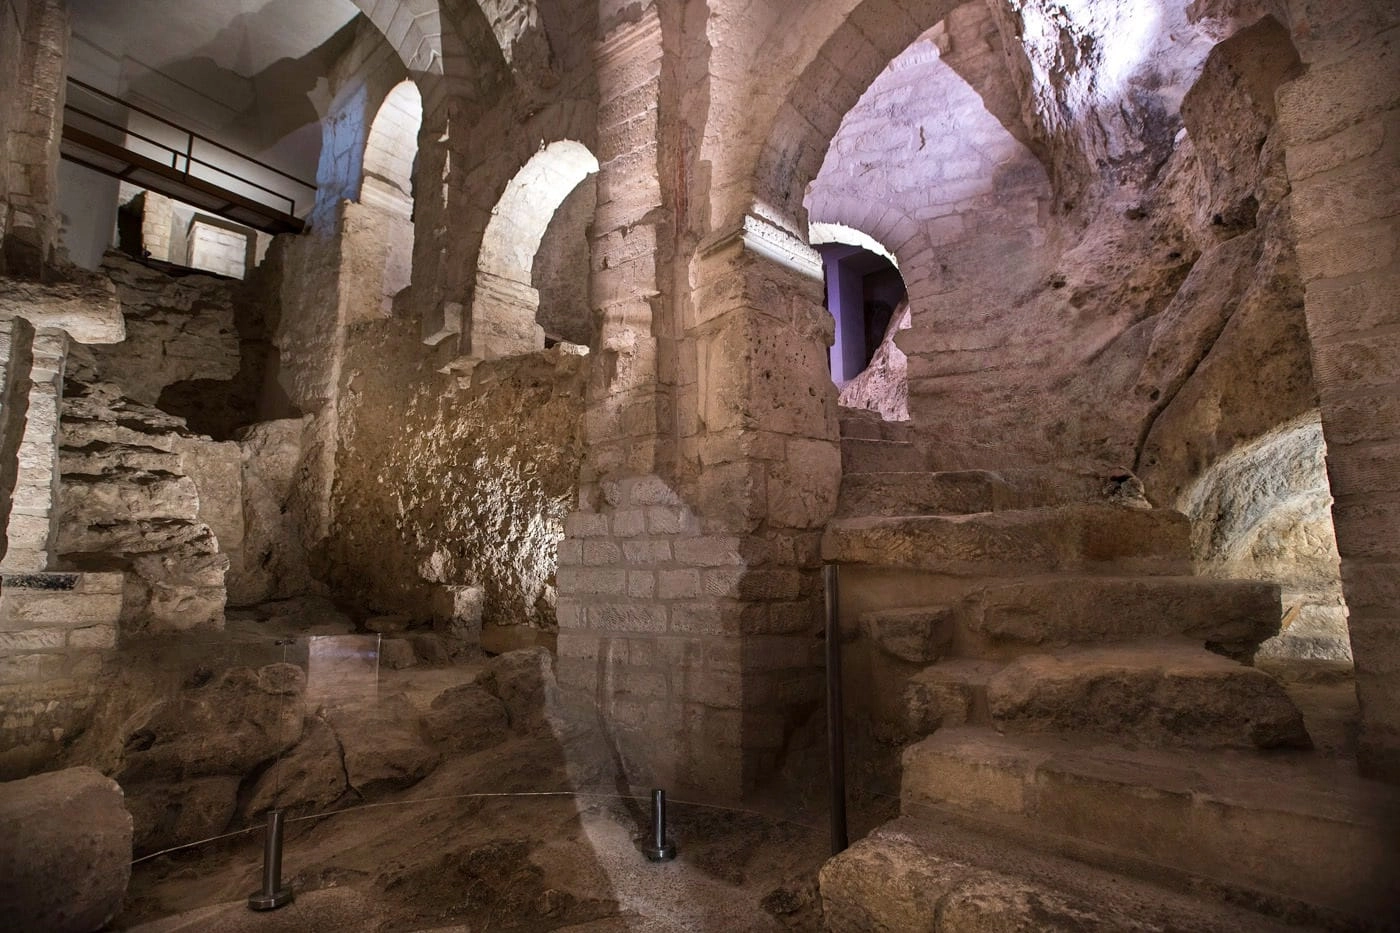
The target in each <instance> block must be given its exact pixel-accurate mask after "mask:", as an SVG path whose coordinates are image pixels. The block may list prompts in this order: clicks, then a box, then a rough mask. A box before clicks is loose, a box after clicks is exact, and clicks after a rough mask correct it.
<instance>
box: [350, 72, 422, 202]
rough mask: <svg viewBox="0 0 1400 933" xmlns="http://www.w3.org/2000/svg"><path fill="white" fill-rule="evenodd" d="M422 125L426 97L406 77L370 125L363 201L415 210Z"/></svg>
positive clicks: (362, 188)
mask: <svg viewBox="0 0 1400 933" xmlns="http://www.w3.org/2000/svg"><path fill="white" fill-rule="evenodd" d="M422 125H423V98H422V96H421V95H420V94H419V93H418V86H417V85H416V84H414V83H413V82H412V81H404V82H402V83H401V84H399V85H398V86H397V87H395V88H394V89H393V90H392V91H390V92H389V96H388V97H386V98H385V99H384V103H383V104H382V105H380V107H379V113H378V114H376V115H375V118H374V123H373V124H371V125H370V129H369V137H368V138H367V139H366V141H365V158H364V179H363V181H362V182H361V184H360V203H362V204H369V205H372V206H374V207H378V208H381V209H383V210H387V211H392V212H394V213H397V214H401V215H403V216H405V217H408V216H410V215H411V214H412V212H413V166H414V163H415V161H416V160H417V158H418V130H419V128H420V127H422Z"/></svg>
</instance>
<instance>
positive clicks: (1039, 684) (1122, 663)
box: [986, 642, 1311, 748]
mask: <svg viewBox="0 0 1400 933" xmlns="http://www.w3.org/2000/svg"><path fill="white" fill-rule="evenodd" d="M986 696H987V709H988V713H989V714H990V717H991V721H992V723H993V724H994V725H996V727H997V728H999V729H1003V730H1005V731H1007V732H1059V733H1067V734H1088V733H1092V734H1095V735H1100V736H1116V737H1118V738H1122V739H1127V740H1131V741H1132V742H1134V743H1137V744H1140V745H1149V746H1189V747H1193V748H1307V747H1309V746H1310V745H1311V742H1310V741H1309V739H1308V733H1307V730H1306V729H1304V727H1303V714H1302V713H1301V712H1299V711H1298V708H1297V707H1296V706H1295V705H1294V704H1293V701H1292V700H1291V699H1289V697H1288V693H1287V692H1286V691H1285V690H1284V688H1283V685H1282V684H1281V683H1279V682H1278V681H1277V680H1275V679H1274V678H1273V677H1271V676H1269V675H1268V674H1266V673H1264V672H1263V671H1261V670H1258V669H1257V668H1253V667H1246V666H1244V665H1243V664H1239V663H1237V662H1235V661H1231V660H1230V659H1228V658H1224V657H1221V656H1220V655H1218V654H1214V653H1212V652H1210V651H1206V650H1205V649H1204V648H1201V647H1199V646H1197V645H1193V644H1190V643H1187V642H1141V643H1136V644H1131V645H1121V646H1110V647H1097V648H1082V649H1072V650H1066V651H1060V652H1056V653H1054V654H1037V655H1026V656H1024V657H1020V658H1017V659H1016V660H1014V661H1012V662H1011V663H1010V664H1007V665H1006V666H1005V667H1003V668H1002V669H1001V670H1000V671H998V672H997V673H996V674H995V675H993V676H992V677H990V678H989V679H988V680H987V684H986Z"/></svg>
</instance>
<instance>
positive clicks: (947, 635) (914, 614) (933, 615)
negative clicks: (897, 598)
mask: <svg viewBox="0 0 1400 933" xmlns="http://www.w3.org/2000/svg"><path fill="white" fill-rule="evenodd" d="M954 619H955V614H954V611H953V609H952V608H950V607H947V606H935V607H930V608H924V609H887V610H883V611H879V612H866V613H862V615H861V617H860V630H861V633H862V634H863V635H864V636H865V637H866V638H869V639H870V640H871V641H872V642H873V643H874V644H875V645H876V647H878V648H879V649H880V650H881V651H883V652H885V653H886V654H890V655H893V656H894V657H896V658H900V659H902V660H905V661H909V662H911V663H914V664H931V663H933V662H934V661H937V660H938V659H939V658H941V657H943V655H944V654H945V653H947V651H948V649H949V647H951V645H952V641H953V634H954V631H955V628H954Z"/></svg>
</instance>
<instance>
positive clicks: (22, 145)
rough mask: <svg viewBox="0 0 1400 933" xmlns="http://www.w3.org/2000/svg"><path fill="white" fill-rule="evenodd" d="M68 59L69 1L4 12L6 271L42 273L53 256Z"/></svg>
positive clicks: (0, 62)
mask: <svg viewBox="0 0 1400 933" xmlns="http://www.w3.org/2000/svg"><path fill="white" fill-rule="evenodd" d="M11 11H13V13H14V14H15V16H16V17H17V19H13V18H12V17H11V15H10V14H11ZM67 56H68V9H67V6H66V4H64V3H63V2H62V0H14V2H13V3H12V4H7V5H6V9H5V14H4V16H3V17H0V86H3V87H4V88H5V94H4V97H3V99H0V111H2V112H0V137H3V139H4V141H5V144H6V147H7V149H6V153H5V154H4V155H0V246H2V247H3V249H0V272H8V273H10V274H18V275H24V276H27V277H31V278H37V277H38V276H39V275H40V274H41V272H42V271H43V269H44V268H45V267H46V266H49V265H51V264H52V261H53V251H54V249H55V247H56V246H57V243H58V223H57V219H56V207H55V205H56V204H57V188H58V147H59V142H60V141H61V137H62V131H63V100H64V77H65V69H66V65H67Z"/></svg>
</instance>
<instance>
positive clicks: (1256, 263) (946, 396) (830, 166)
mask: <svg viewBox="0 0 1400 933" xmlns="http://www.w3.org/2000/svg"><path fill="white" fill-rule="evenodd" d="M1039 6H1041V5H1039V4H1026V5H1025V10H1024V13H1025V16H1027V17H1031V14H1032V13H1033V11H1034V10H1035V9H1038V8H1039ZM1096 15H1097V14H1096ZM1115 15H1116V14H1115ZM1032 18H1033V17H1032ZM1129 25H1130V24H1127V23H1125V22H1123V21H1118V20H1115V21H1114V22H1111V23H1110V22H1107V21H1105V22H1103V23H1097V25H1094V24H1088V25H1085V24H1080V25H1077V26H1076V25H1073V24H1071V25H1065V24H1063V23H1062V24H1061V26H1063V28H1064V29H1067V30H1068V33H1066V35H1081V32H1082V30H1088V31H1089V32H1082V34H1083V35H1088V34H1089V33H1091V32H1093V30H1095V29H1097V30H1100V33H1101V34H1102V35H1108V36H1113V35H1116V34H1117V33H1116V32H1115V30H1118V31H1121V30H1124V29H1128V27H1129ZM1081 26H1082V29H1081ZM1027 28H1029V27H1027ZM1057 28H1058V27H1057ZM1133 28H1137V27H1136V26H1134V27H1133ZM1004 36H1005V33H1004V31H1003V30H1001V29H1000V27H999V26H998V25H997V23H996V19H995V17H994V16H992V15H990V14H989V13H988V10H987V8H986V7H985V6H982V5H975V4H974V5H970V6H967V7H962V8H959V9H958V10H957V11H955V14H954V15H952V16H949V17H948V19H947V20H946V21H945V22H944V23H943V24H941V25H940V26H939V27H938V28H936V29H933V30H930V31H929V32H928V33H926V34H925V35H924V36H923V37H921V38H920V39H919V41H917V42H915V43H914V45H912V46H911V47H910V48H909V49H907V50H906V51H905V52H904V53H903V54H902V55H900V56H899V57H898V58H897V59H896V60H895V61H894V62H893V63H892V64H891V65H890V66H889V68H887V69H886V71H885V72H884V73H882V74H881V75H880V77H879V78H878V79H877V80H876V81H875V83H874V84H872V85H871V87H870V89H869V90H868V91H867V92H866V94H865V95H864V96H862V98H861V101H860V103H859V104H858V105H857V107H856V108H855V109H854V110H852V111H851V112H850V113H849V114H847V116H846V118H845V120H844V121H843V123H842V125H841V129H840V131H839V132H838V133H837V135H836V137H835V139H834V140H833V142H832V147H831V150H830V152H829V153H828V155H827V159H826V163H825V164H824V166H823V168H822V171H821V173H820V174H819V175H818V177H817V180H816V181H815V182H814V183H813V185H812V187H811V190H810V194H809V197H808V208H809V212H810V216H811V218H812V220H814V221H817V220H821V221H833V222H847V223H851V221H850V220H848V219H847V218H846V217H843V216H842V215H843V211H853V212H854V216H855V217H857V218H862V219H863V215H862V214H861V211H862V210H863V207H862V206H863V205H864V204H866V203H868V202H871V201H879V202H881V203H890V204H893V205H896V206H897V207H896V208H895V210H896V211H899V212H900V213H901V214H902V216H903V217H905V218H912V219H914V220H915V221H916V222H917V224H918V225H919V227H920V228H921V229H922V231H923V237H924V239H923V242H926V243H927V244H928V245H929V246H931V249H928V250H926V251H924V252H917V253H914V254H913V255H905V256H901V257H900V265H901V272H902V273H903V275H904V277H905V280H906V283H907V285H908V287H909V293H910V300H911V306H912V308H913V315H912V327H911V328H910V329H909V330H908V331H905V332H904V333H902V334H900V335H899V336H898V338H897V343H898V346H899V348H901V349H902V350H904V351H905V352H906V353H908V355H909V395H910V401H909V406H910V413H911V416H912V418H913V420H914V422H915V424H916V426H917V430H918V431H919V434H920V436H922V437H924V438H928V439H929V440H928V442H927V443H926V447H927V448H928V452H929V454H930V456H931V457H932V458H933V461H932V462H933V463H934V465H935V466H937V467H940V468H945V469H949V468H968V467H995V466H997V465H998V464H1004V463H1005V461H1006V458H1007V457H1012V458H1015V459H1021V460H1025V461H1027V462H1030V463H1047V462H1057V461H1076V460H1078V461H1097V462H1102V463H1104V464H1105V465H1111V466H1113V467H1115V468H1125V469H1135V470H1139V471H1141V472H1142V474H1143V479H1144V481H1145V482H1146V484H1147V489H1148V494H1149V496H1150V497H1151V498H1153V499H1154V501H1158V502H1163V503H1171V502H1173V501H1174V500H1175V498H1176V497H1177V496H1178V495H1179V494H1180V493H1181V491H1182V489H1183V488H1184V487H1185V485H1186V484H1187V483H1189V482H1190V481H1191V479H1193V478H1194V477H1195V476H1197V475H1199V473H1200V472H1201V471H1202V470H1203V469H1205V468H1206V466H1208V464H1209V463H1210V462H1212V461H1213V460H1214V459H1216V458H1218V457H1220V456H1223V455H1224V454H1226V453H1227V452H1229V451H1230V450H1232V449H1234V447H1236V446H1237V445H1239V444H1241V443H1244V442H1247V441H1249V440H1250V439H1252V438H1255V437H1258V436H1260V435H1261V434H1263V433H1265V432H1267V431H1269V430H1271V429H1272V428H1274V427H1276V426H1277V425H1279V424H1282V423H1285V422H1287V421H1289V420H1291V419H1293V418H1295V417H1297V416H1299V415H1300V414H1302V413H1304V412H1306V411H1309V410H1311V409H1312V408H1313V407H1315V405H1316V397H1315V393H1314V391H1313V389H1312V380H1311V369H1310V365H1309V360H1308V351H1307V336H1306V330H1305V327H1304V322H1303V314H1302V293H1301V286H1300V284H1299V280H1298V272H1297V265H1296V261H1295V259H1294V255H1293V248H1292V231H1291V229H1290V227H1289V214H1288V190H1289V189H1288V183H1287V180H1286V177H1285V175H1284V170H1283V162H1282V147H1281V143H1280V139H1279V134H1278V133H1277V132H1276V131H1275V130H1274V115H1273V109H1274V105H1273V92H1274V90H1275V89H1276V88H1277V87H1278V85H1279V83H1280V81H1281V80H1283V78H1284V77H1285V76H1286V75H1287V74H1289V73H1290V72H1291V70H1292V69H1294V68H1295V67H1296V64H1297V56H1296V53H1294V52H1293V49H1292V46H1291V44H1290V42H1289V40H1288V35H1287V32H1286V31H1285V30H1283V29H1282V27H1280V26H1279V25H1278V23H1277V22H1276V21H1274V20H1272V19H1268V20H1265V21H1263V22H1262V23H1260V24H1259V25H1256V26H1254V27H1252V28H1249V29H1246V30H1244V31H1243V32H1241V33H1240V34H1239V35H1237V36H1236V37H1235V38H1232V39H1231V40H1229V41H1227V42H1226V43H1224V44H1222V45H1221V46H1220V47H1219V48H1217V49H1216V50H1215V51H1214V52H1213V53H1211V54H1210V56H1209V57H1208V60H1207V61H1206V62H1205V64H1204V65H1203V67H1202V70H1201V74H1200V77H1199V79H1197V80H1195V82H1194V84H1193V85H1192V86H1191V90H1190V92H1189V93H1187V94H1185V97H1184V102H1183V103H1182V104H1181V111H1182V115H1181V116H1180V117H1178V116H1177V115H1176V113H1175V112H1174V111H1173V110H1171V109H1169V108H1168V104H1169V103H1171V97H1172V93H1171V88H1169V87H1167V86H1166V85H1165V84H1160V83H1159V84H1158V85H1154V86H1152V87H1151V88H1149V89H1148V90H1150V93H1148V91H1144V94H1145V96H1143V97H1141V99H1137V98H1135V99H1134V100H1135V103H1134V104H1133V107H1141V108H1143V109H1142V114H1140V116H1141V119H1140V120H1136V122H1133V121H1129V123H1127V124H1123V125H1119V124H1118V122H1116V121H1118V120H1119V119H1120V117H1121V115H1120V116H1119V117H1113V118H1112V119H1109V123H1111V124H1113V125H1112V126H1107V128H1105V127H1103V126H1101V127H1100V129H1101V130H1102V133H1103V134H1104V135H1103V138H1098V137H1095V139H1094V140H1093V141H1092V142H1093V145H1092V146H1090V145H1089V144H1088V143H1086V142H1084V141H1083V140H1082V139H1078V134H1081V133H1084V132H1087V131H1085V130H1083V129H1082V128H1073V127H1070V126H1069V125H1068V124H1067V125H1066V126H1064V127H1061V128H1060V129H1056V130H1055V131H1054V132H1053V133H1048V131H1046V130H1045V127H1044V125H1042V124H1043V120H1042V121H1041V122H1040V123H1033V124H1025V123H1023V124H1022V125H1021V127H1020V128H1019V129H1018V128H1017V127H1015V126H1014V125H1013V126H1012V127H1011V128H1012V129H1018V131H1017V132H1016V133H1012V132H1010V131H1009V130H1008V129H1007V127H1006V126H1004V125H1003V121H1008V120H1010V119H1012V118H1013V117H1014V114H1013V113H1009V112H1008V111H1009V109H1010V108H1009V107H1008V104H1007V98H1008V94H1007V92H1006V88H1005V87H1004V86H1003V84H1004V82H1002V83H998V82H997V81H992V80H991V79H990V78H989V77H988V74H989V70H988V69H989V68H990V67H991V66H990V65H988V64H987V63H986V61H985V60H986V59H988V58H992V57H995V56H994V55H993V53H995V52H996V51H997V50H998V49H1001V50H1002V51H1003V56H1002V57H1005V55H1004V49H1005V48H1006V47H1008V46H1004V45H1003V44H1002V40H1003V39H1004ZM1081 38H1082V35H1081ZM1149 38H1151V42H1148V43H1147V45H1146V46H1144V49H1145V50H1146V51H1145V52H1144V54H1147V56H1148V57H1147V58H1146V59H1144V60H1145V61H1153V60H1154V59H1152V58H1151V54H1157V53H1156V52H1152V50H1153V49H1156V46H1155V45H1153V43H1155V42H1157V41H1158V40H1157V39H1156V38H1155V37H1149ZM1027 41H1028V47H1029V48H1030V50H1031V51H1030V52H1029V53H1026V54H1032V55H1034V54H1038V51H1037V50H1039V51H1044V50H1043V49H1040V47H1039V46H1038V45H1037V41H1038V40H1036V39H1035V38H1034V36H1032V37H1030V38H1029V39H1028V40H1027ZM1076 41H1077V40H1076ZM1195 41H1196V40H1194V39H1193V40H1192V42H1195ZM1187 45H1188V46H1189V45H1191V43H1187ZM1016 48H1017V49H1020V46H1019V45H1018V46H1017V47H1016ZM1066 48H1070V46H1067V47H1066ZM1158 51H1160V50H1158ZM1149 52H1150V53H1151V54H1148V53H1149ZM1017 54H1021V53H1020V52H1017ZM1056 54H1062V53H1058V52H1057V53H1056ZM1063 54H1069V53H1068V52H1065V53H1063ZM1076 54H1077V53H1076ZM1094 54H1095V55H1096V56H1097V58H1096V59H1095V62H1096V63H1091V65H1092V67H1090V66H1089V65H1084V66H1083V68H1085V69H1087V70H1084V71H1083V73H1082V74H1080V73H1079V72H1078V71H1076V72H1075V73H1076V74H1077V75H1078V77H1077V78H1074V80H1070V79H1069V78H1067V77H1064V74H1060V77H1061V78H1064V81H1067V82H1069V83H1068V84H1063V82H1062V83H1061V84H1056V81H1058V80H1060V79H1059V78H1056V77H1055V74H1059V73H1058V72H1054V69H1051V76H1050V78H1048V79H1047V78H1046V77H1045V76H1044V75H1043V74H1041V75H1039V76H1038V77H1037V78H1036V79H1035V80H1036V81H1038V82H1042V84H1043V82H1045V81H1047V80H1048V81H1049V82H1050V83H1049V85H1047V86H1048V87H1050V88H1051V90H1054V92H1055V93H1057V94H1067V95H1069V96H1070V97H1073V98H1074V99H1075V100H1078V101H1079V104H1077V105H1076V106H1080V107H1081V109H1084V108H1087V109H1086V110H1085V113H1090V112H1092V113H1093V114H1098V113H1099V108H1101V104H1100V103H1095V101H1096V100H1098V97H1101V96H1102V95H1103V94H1106V93H1107V92H1108V91H1107V88H1106V86H1105V85H1104V83H1103V82H1105V81H1107V80H1109V77H1111V76H1110V75H1108V74H1106V73H1105V72H1104V69H1105V68H1109V69H1110V70H1111V68H1110V65H1111V62H1109V61H1108V58H1111V57H1112V56H1114V55H1118V54H1119V52H1118V51H1113V50H1108V51H1104V50H1102V49H1100V50H1098V51H1097V52H1095V53H1094ZM1162 54H1165V53H1162ZM1183 54H1185V53H1184V52H1183V51H1182V50H1173V51H1172V52H1171V54H1170V55H1168V56H1167V58H1166V59H1164V60H1163V62H1164V63H1163V65H1162V67H1163V69H1165V70H1164V71H1163V72H1162V74H1160V75H1159V76H1158V78H1159V79H1160V80H1161V81H1165V80H1166V78H1167V77H1171V76H1176V77H1182V76H1183V75H1186V76H1190V73H1189V72H1188V71H1186V70H1185V68H1184V65H1183V64H1182V62H1183V61H1184V59H1182V58H1181V56H1182V55H1183ZM1202 54H1203V53H1202ZM1105 56H1106V57H1105ZM1013 57H1014V56H1013ZM1071 57H1072V56H1071ZM1187 57H1188V58H1189V56H1187ZM1100 59H1102V60H1100ZM955 67H956V69H958V70H955ZM1055 67H1057V68H1060V69H1061V71H1062V72H1063V69H1064V68H1067V67H1069V66H1068V65H1067V64H1066V63H1065V62H1063V61H1061V62H1059V64H1058V65H1056V66H1055ZM1076 67H1077V68H1078V67H1079V66H1076ZM1122 67H1127V65H1126V64H1124V65H1123V66H1122ZM1133 67H1135V68H1140V67H1142V63H1141V62H1139V63H1137V64H1135V65H1134V66H1133ZM1002 69H1003V72H1004V70H1005V66H1004V65H1002ZM1081 70H1082V69H1081ZM1013 73H1014V72H1013ZM964 75H966V76H971V78H972V79H974V80H976V81H977V82H978V84H979V89H981V88H982V87H985V88H986V89H987V90H986V92H985V96H984V97H979V96H978V94H977V93H974V91H973V90H972V88H970V87H969V86H968V85H967V84H966V83H964V80H963V76H964ZM1026 80H1030V79H1026ZM1074 81H1080V82H1081V83H1082V86H1077V87H1078V89H1077V90H1076V89H1075V87H1071V86H1070V85H1073V84H1074ZM1032 84H1033V86H1035V87H1040V86H1041V85H1040V84H1034V82H1033V83H1032ZM1062 84H1063V86H1062ZM916 89H917V91H918V93H915V90H916ZM1047 93H1048V91H1047ZM1076 95H1077V96H1076ZM1052 96H1053V95H1052ZM1043 104H1044V101H1040V103H1039V104H1037V105H1036V106H1037V107H1039V106H1042V105H1043ZM987 105H990V106H991V107H992V108H994V109H995V111H996V114H995V115H994V114H993V113H991V112H989V110H988V106H987ZM1033 109H1034V108H1033ZM1131 110H1132V108H1131V107H1130V108H1129V111H1131ZM1129 111H1125V113H1127V112H1129ZM1035 112H1036V113H1038V112H1039V111H1038V110H1036V111H1035ZM1149 116H1150V118H1149ZM1023 117H1024V115H1023ZM1037 119H1039V118H1037ZM1086 119H1087V117H1086ZM1097 119H1098V118H1097V117H1095V120H1097ZM1105 119H1108V118H1105ZM1135 119H1136V118H1135ZM1095 125H1099V124H1098V123H1096V124H1095ZM1178 130H1184V131H1182V132H1178ZM1164 132H1165V133H1167V137H1166V140H1165V142H1164V141H1163V140H1162V139H1160V138H1159V137H1160V136H1161V135H1162V134H1163V133H1164ZM1047 133H1048V135H1047ZM1056 133H1059V134H1062V135H1063V134H1066V133H1068V134H1069V135H1068V136H1064V138H1060V137H1059V136H1056V135H1055V134H1056ZM1091 135H1092V134H1091ZM1017 137H1020V139H1026V140H1027V141H1029V142H1030V143H1032V144H1033V145H1035V146H1036V147H1037V149H1038V150H1039V151H1040V152H1041V153H1042V154H1043V155H1044V157H1045V158H1047V159H1049V160H1050V164H1049V168H1050V169H1051V170H1053V172H1054V173H1056V174H1055V179H1056V186H1055V189H1054V191H1053V192H1052V189H1051V187H1050V185H1049V184H1048V182H1046V181H1045V180H1044V179H1045V176H1044V175H1043V174H1042V173H1041V170H1040V168H1039V166H1038V165H1037V164H1036V160H1035V158H1034V157H1033V155H1032V150H1030V149H1028V148H1027V147H1026V146H1025V145H1023V143H1022V142H1021V141H1020V139H1018V138H1017ZM1057 140H1058V141H1057ZM1076 140H1078V141H1076ZM1086 147H1088V148H1086ZM1094 147H1098V148H1094ZM1105 147H1106V148H1105ZM1100 150H1102V151H1100ZM1090 151H1093V152H1099V155H1100V156H1101V157H1102V159H1103V160H1104V162H1103V164H1104V165H1105V166H1107V167H1108V168H1105V169H1104V171H1105V172H1106V175H1105V177H1104V178H1100V177H1099V170H1098V169H1097V168H1095V169H1094V170H1093V172H1092V173H1090V174H1085V173H1086V172H1089V169H1087V168H1085V167H1084V166H1083V165H1082V164H1081V160H1079V159H1078V158H1077V157H1071V154H1072V153H1073V152H1081V153H1082V152H1090ZM1056 153H1058V155H1056ZM1076 166H1078V167H1076ZM1110 169H1111V170H1110ZM1076 172H1077V173H1078V174H1075V173H1076ZM1037 178H1039V179H1040V180H1039V181H1037ZM1071 188H1072V189H1073V191H1074V194H1073V197H1074V198H1077V199H1079V201H1080V202H1081V203H1080V204H1079V205H1078V206H1077V207H1076V208H1075V209H1073V210H1066V205H1064V204H1062V203H1059V202H1060V201H1063V200H1064V199H1065V198H1066V197H1068V196H1069V194H1068V192H1069V190H1070V189H1071ZM1052 193H1053V195H1054V198H1053V199H1052ZM851 225H853V226H857V228H858V229H863V232H865V233H867V234H870V235H872V236H875V237H876V238H877V239H878V238H880V236H881V235H882V233H883V232H884V231H882V230H880V229H870V228H869V226H870V224H869V223H867V225H866V226H865V227H864V228H862V227H861V226H860V224H859V222H856V223H851ZM875 225H876V226H877V227H879V226H883V227H884V228H886V230H888V231H890V233H891V238H892V239H894V238H897V236H898V234H899V232H900V231H902V230H903V226H902V222H898V223H892V222H891V220H890V216H889V212H887V213H886V215H885V216H884V217H883V218H878V219H877V221H876V223H875ZM910 242H913V243H918V242H920V241H918V240H914V241H910ZM896 245H898V244H896ZM904 248H906V249H913V248H916V247H908V246H907V245H906V246H905V247H904Z"/></svg>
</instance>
